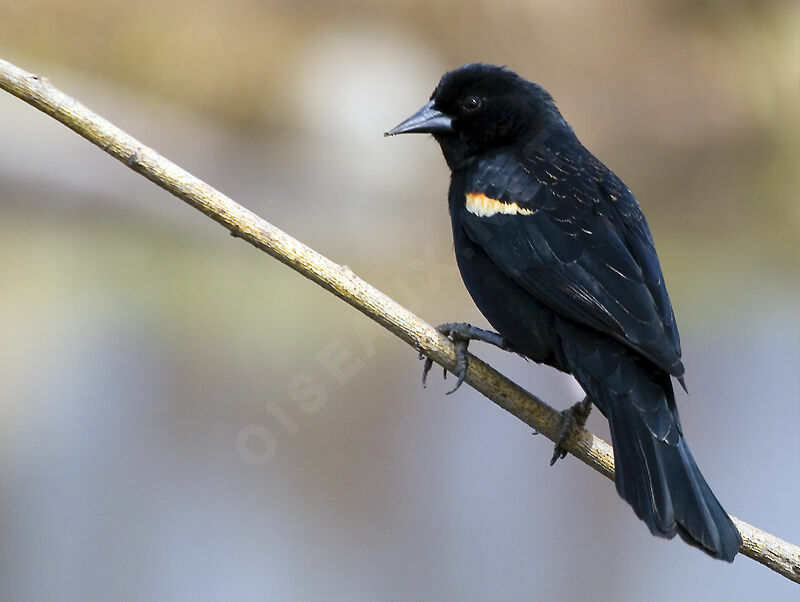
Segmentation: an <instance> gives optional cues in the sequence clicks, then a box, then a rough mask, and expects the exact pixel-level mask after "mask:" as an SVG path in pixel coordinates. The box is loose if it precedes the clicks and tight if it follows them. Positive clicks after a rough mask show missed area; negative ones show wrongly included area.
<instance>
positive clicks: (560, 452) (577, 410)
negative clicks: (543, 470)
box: [550, 395, 592, 466]
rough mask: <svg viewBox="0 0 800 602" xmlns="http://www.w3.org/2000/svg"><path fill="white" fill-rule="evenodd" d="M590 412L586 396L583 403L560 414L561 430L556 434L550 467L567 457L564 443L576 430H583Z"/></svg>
mask: <svg viewBox="0 0 800 602" xmlns="http://www.w3.org/2000/svg"><path fill="white" fill-rule="evenodd" d="M591 412H592V400H591V398H590V397H589V396H588V395H587V396H586V397H584V398H583V401H579V402H578V403H576V404H575V405H573V406H572V407H571V408H568V409H566V410H564V411H563V412H561V430H560V431H559V433H558V441H556V444H555V447H554V448H553V457H552V458H551V459H550V466H552V465H553V464H555V463H556V462H557V461H558V460H561V459H562V458H566V457H567V450H566V449H564V443H566V441H567V440H568V439H569V438H570V437H571V436H572V433H573V432H574V431H575V430H576V429H578V428H583V426H584V425H585V424H586V421H587V420H588V418H589V414H590V413H591Z"/></svg>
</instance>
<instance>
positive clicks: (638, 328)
mask: <svg viewBox="0 0 800 602" xmlns="http://www.w3.org/2000/svg"><path fill="white" fill-rule="evenodd" d="M406 132H423V133H424V132H428V133H432V134H433V135H434V137H435V138H436V140H437V141H438V142H439V144H440V146H441V148H442V152H443V154H444V156H445V160H446V161H447V163H448V166H449V167H450V170H451V184H450V192H449V209H450V216H451V220H452V226H453V235H454V242H455V252H456V259H457V262H458V266H459V269H460V271H461V275H462V278H463V280H464V283H465V284H466V286H467V289H468V290H469V292H470V294H471V295H472V297H473V299H474V301H475V303H476V304H477V306H478V307H479V309H480V310H481V312H482V313H483V314H484V315H485V316H486V318H487V319H488V320H489V322H490V323H491V324H492V325H493V326H494V327H495V328H496V329H497V331H498V332H499V333H500V335H502V337H503V339H505V341H507V342H508V344H509V345H510V347H511V348H512V349H514V350H515V351H517V352H519V353H521V354H523V355H525V356H527V357H529V358H531V359H533V360H535V361H537V362H541V363H545V364H548V365H551V366H553V367H555V368H557V369H559V370H562V371H564V372H568V373H570V374H572V375H574V377H575V378H576V379H577V381H578V382H579V383H580V384H581V386H582V387H583V389H584V391H585V392H586V394H587V395H588V396H589V397H590V398H591V400H592V401H593V402H594V404H595V405H596V406H597V407H598V408H599V409H600V411H601V412H602V413H603V414H604V415H605V416H606V417H607V418H608V420H609V423H610V426H611V435H612V441H613V444H614V454H615V461H616V486H617V491H618V492H619V494H620V496H622V497H623V498H624V499H625V500H626V501H628V502H629V503H630V504H631V506H633V509H634V511H635V512H636V514H637V516H639V518H641V519H642V520H643V521H644V522H645V523H646V524H647V526H648V528H649V529H650V531H651V532H652V533H653V534H654V535H658V536H662V537H673V536H674V535H675V534H676V533H678V534H680V535H681V537H683V539H685V540H686V541H687V542H689V543H690V544H692V545H694V546H696V547H699V548H700V549H702V550H704V551H705V552H707V553H709V554H711V555H712V556H714V557H716V558H720V559H723V560H727V561H732V560H733V557H734V556H735V554H736V552H737V551H738V549H739V547H740V545H741V537H740V535H739V533H738V531H737V530H736V528H735V526H734V525H733V523H732V522H731V520H730V518H729V517H728V515H727V514H726V513H725V511H724V510H723V509H722V507H721V506H720V504H719V502H718V501H717V499H716V498H715V497H714V494H713V493H712V492H711V490H710V489H709V487H708V485H707V484H706V482H705V480H704V479H703V476H702V475H701V474H700V472H699V470H698V469H697V466H696V464H695V462H694V459H693V458H692V455H691V453H690V451H689V448H688V446H687V444H686V441H685V439H684V438H683V434H682V430H681V425H680V420H679V417H678V410H677V408H676V406H675V397H674V392H673V387H672V381H671V378H670V377H671V376H672V377H676V378H678V379H680V382H681V383H683V380H682V379H683V374H684V367H683V364H682V362H681V349H680V340H679V336H678V329H677V325H676V322H675V317H674V315H673V312H672V307H671V305H670V301H669V297H668V295H667V289H666V285H665V283H664V278H663V275H662V272H661V267H660V265H659V262H658V257H657V256H656V251H655V247H654V245H653V239H652V237H651V234H650V230H649V228H648V226H647V222H646V221H645V219H644V216H643V215H642V212H641V210H640V208H639V206H638V204H637V203H636V200H635V199H634V197H633V195H632V194H631V192H630V191H629V190H628V188H627V187H626V186H625V185H624V184H623V183H622V181H621V180H620V179H619V178H617V176H616V175H614V173H613V172H611V170H609V169H608V168H607V167H605V165H603V164H602V163H601V162H600V161H598V160H597V159H596V158H595V157H594V156H593V155H592V154H591V153H590V152H589V151H588V150H586V148H584V147H583V145H582V144H581V143H580V142H579V140H578V139H577V137H576V136H575V134H574V132H573V131H572V128H571V127H570V126H569V125H568V124H567V123H566V121H565V120H564V119H563V117H562V116H561V114H560V113H559V111H558V109H557V108H556V107H555V104H554V103H553V101H552V99H551V97H550V95H549V94H548V93H547V92H546V91H545V90H544V89H543V88H541V87H540V86H538V85H536V84H534V83H531V82H528V81H526V80H524V79H522V78H520V77H519V76H517V75H516V74H515V73H513V72H511V71H508V70H506V69H503V68H500V67H494V66H490V65H484V64H472V65H466V66H464V67H461V68H459V69H457V70H455V71H452V72H449V73H447V74H445V75H444V76H443V77H442V80H441V81H440V83H439V85H438V86H437V88H436V90H435V91H434V93H433V95H432V96H431V101H430V102H429V103H428V104H427V105H426V106H425V107H424V108H423V109H422V110H421V111H420V112H419V113H417V114H416V115H415V116H413V117H412V118H409V119H408V120H406V121H405V122H403V123H402V124H400V125H399V126H398V127H397V128H395V129H394V130H392V131H391V132H389V133H390V134H397V133H406Z"/></svg>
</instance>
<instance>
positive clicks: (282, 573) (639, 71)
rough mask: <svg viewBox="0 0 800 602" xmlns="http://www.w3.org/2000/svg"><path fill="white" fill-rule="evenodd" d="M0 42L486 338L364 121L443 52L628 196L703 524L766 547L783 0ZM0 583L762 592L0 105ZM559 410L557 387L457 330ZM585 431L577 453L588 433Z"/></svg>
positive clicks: (788, 446)
mask: <svg viewBox="0 0 800 602" xmlns="http://www.w3.org/2000/svg"><path fill="white" fill-rule="evenodd" d="M2 13H3V17H2V20H0V57H2V58H4V59H7V60H9V61H11V62H13V63H15V64H17V65H18V66H20V67H22V68H24V69H27V70H30V71H34V72H36V73H40V74H42V75H45V76H47V77H48V78H49V79H50V80H51V81H52V82H53V83H54V84H55V85H56V86H58V87H60V88H61V89H63V90H64V91H65V92H67V93H68V94H70V95H73V96H75V97H77V98H78V99H79V100H81V101H82V102H84V103H85V104H87V105H88V106H89V107H90V108H92V109H94V110H95V111H97V112H99V113H100V114H101V115H103V116H104V117H106V118H108V119H109V120H111V121H112V122H114V123H115V124H117V125H118V126H120V127H122V128H123V129H125V130H126V131H128V132H129V133H131V134H132V135H134V136H136V137H138V138H139V139H140V140H142V141H143V142H145V143H146V144H148V145H150V146H152V147H154V148H156V149H157V150H159V151H160V152H162V153H163V154H165V155H166V156H167V157H168V158H170V159H171V160H173V161H175V162H176V163H178V164H180V165H181V166H183V167H184V168H186V169H188V170H189V171H191V172H193V173H194V174H196V175H198V176H199V177H201V178H203V179H204V180H205V181H207V182H209V183H210V184H212V185H213V186H215V187H217V188H218V189H220V190H222V191H223V192H225V193H226V194H228V195H229V196H231V197H232V198H234V199H235V200H237V201H238V202H240V203H242V204H243V205H245V206H247V207H248V208H250V209H252V210H254V211H256V212H257V213H259V214H260V215H262V216H263V217H265V218H266V219H267V220H269V221H271V222H272V223H274V224H276V225H277V226H279V227H281V228H283V229H285V230H286V231H288V232H289V233H291V234H292V235H294V236H296V237H297V238H299V239H300V240H302V241H303V242H305V243H307V244H309V245H311V246H312V247H314V248H315V249H317V250H319V251H320V252H322V253H324V254H326V255H328V256H329V257H330V258H332V259H333V260H335V261H337V262H340V263H344V264H347V265H349V266H350V267H351V268H352V269H353V270H354V271H355V272H356V273H357V274H358V275H359V276H361V277H363V278H365V279H366V280H368V281H369V282H371V283H372V284H374V285H375V286H377V287H378V288H380V289H382V290H383V291H385V292H386V293H388V294H390V295H392V296H393V297H394V298H396V299H397V300H398V301H400V302H402V303H404V304H405V305H406V306H407V307H409V308H410V309H411V310H412V311H414V312H416V313H418V314H419V315H420V316H422V317H423V318H425V319H427V320H428V321H429V322H431V323H433V324H436V323H440V322H444V321H452V320H460V321H471V322H473V323H476V324H481V325H483V324H485V321H484V320H483V318H482V317H481V316H480V314H479V313H478V311H477V310H476V309H475V308H474V306H473V304H472V302H471V301H470V299H469V298H468V295H467V293H466V291H465V289H464V287H463V285H462V284H461V281H460V278H459V277H458V274H457V271H456V269H455V264H454V260H453V256H452V240H451V234H450V225H449V219H448V215H447V209H446V190H447V176H448V172H447V169H446V167H445V164H444V161H443V160H442V158H441V156H440V153H439V150H438V147H437V146H436V144H435V143H434V141H433V140H432V139H430V138H427V137H404V138H398V139H384V138H383V137H382V135H381V134H382V132H383V131H385V130H386V129H388V128H390V127H392V126H394V125H395V124H397V123H398V122H399V121H400V120H402V119H404V118H405V117H407V116H408V115H410V114H411V113H412V112H413V111H415V110H416V109H417V108H418V107H419V106H421V104H422V103H423V102H424V101H425V100H426V99H427V98H428V96H429V95H430V93H431V91H432V90H433V87H434V86H435V84H436V83H437V81H438V78H439V76H440V74H441V73H442V72H443V71H445V70H447V69H451V68H454V67H456V66H458V65H460V64H462V63H465V62H469V61H474V60H483V61H487V62H493V63H500V64H506V65H508V66H509V67H511V68H513V69H514V70H516V71H518V72H520V73H521V74H522V75H523V76H525V77H527V78H529V79H532V80H535V81H537V82H539V83H541V84H542V85H543V86H545V87H546V88H547V89H548V90H549V91H550V92H551V93H552V94H553V96H554V97H555V99H556V102H557V103H558V105H559V107H560V108H561V109H562V112H563V113H564V115H565V116H566V117H567V119H568V120H569V121H570V122H571V123H572V125H573V126H574V128H575V130H576V132H577V133H578V135H579V136H580V137H581V139H582V140H583V142H584V144H586V145H587V146H588V147H589V148H590V149H592V150H593V151H594V153H595V154H597V155H598V156H599V157H600V158H601V159H602V160H603V161H604V162H606V163H607V164H608V165H609V166H611V167H612V168H613V169H614V170H615V171H616V173H617V174H618V175H619V176H620V177H621V178H623V180H625V182H626V183H627V184H628V185H629V186H630V188H631V189H632V190H633V191H634V193H635V194H636V196H637V198H638V199H639V202H640V204H641V205H642V207H643V208H644V210H645V212H646V214H647V216H648V219H649V221H650V225H651V228H652V230H653V232H654V236H655V239H656V242H657V246H658V249H659V254H660V256H661V260H662V264H663V268H664V272H665V274H666V278H667V281H668V284H669V290H670V293H671V296H672V301H673V305H674V307H675V312H676V314H677V317H678V321H679V324H680V327H681V335H682V341H683V349H684V361H685V364H686V366H687V381H688V385H689V390H690V391H691V395H690V396H686V395H684V394H682V393H681V394H680V397H679V399H678V403H679V406H680V409H681V416H682V419H683V423H684V430H685V432H686V434H687V437H688V439H689V441H690V443H691V445H692V449H693V450H694V453H695V456H696V458H697V460H698V464H699V465H700V466H701V468H702V469H703V472H704V473H705V475H706V477H707V478H708V480H709V482H710V484H711V486H712V488H713V489H714V491H715V492H716V493H717V495H718V497H719V498H720V500H721V501H722V503H723V505H724V506H725V508H726V509H727V510H728V511H729V512H731V513H732V514H734V515H735V516H737V517H740V518H742V519H744V520H746V521H748V522H751V523H753V524H755V525H757V526H759V527H761V528H763V529H766V530H768V531H769V532H771V533H774V534H775V535H778V536H780V537H782V538H785V539H787V540H789V541H792V542H794V543H800V518H799V517H798V512H797V500H798V498H799V497H800V392H799V391H798V389H799V388H800V370H798V365H799V364H800V351H799V348H800V326H799V322H800V312H799V311H798V287H799V286H800V277H799V275H800V270H798V251H797V249H798V232H800V203H799V202H798V193H797V190H798V185H799V184H800V181H799V180H800V176H798V173H799V171H798V167H797V166H798V163H799V162H800V135H799V134H800V131H799V130H800V127H799V126H800V123H799V122H800V111H798V109H799V108H800V103H799V102H798V99H799V98H800V96H799V94H798V90H799V83H798V82H800V78H799V77H798V32H799V31H800V29H798V25H800V18H799V17H800V14H799V13H798V7H797V4H796V3H794V2H788V1H787V2H781V1H771V2H722V1H713V0H706V1H702V2H687V1H684V2H657V1H652V0H651V1H645V2H635V3H634V2H628V3H594V2H589V1H586V0H579V1H576V2H570V3H561V4H556V3H546V2H535V1H522V0H501V1H499V2H493V3H489V2H478V1H476V0H460V1H459V2H455V1H431V0H427V1H424V2H423V1H422V0H411V1H406V2H399V1H394V2H391V1H390V2H381V3H372V2H359V1H357V0H342V1H338V2H337V1H332V2H315V1H306V2H286V1H283V2H265V1H260V2H259V1H255V0H232V1H229V2H224V3H223V2H213V1H211V0H192V1H191V2H189V1H188V0H180V1H176V2H163V1H159V2H156V1H154V0H140V1H139V2H124V3H123V2H107V1H106V0H103V1H101V0H83V1H77V0H71V1H67V2H56V1H54V0H25V1H22V0H5V2H3V6H2ZM0 133H1V134H2V135H0V249H1V250H2V255H1V257H2V261H0V333H1V336H2V341H3V343H2V344H1V345H0V412H2V416H1V417H0V533H1V534H2V537H0V599H2V600H4V601H6V600H7V601H17V600H26V601H27V600H75V601H78V600H80V601H84V600H109V599H111V600H119V601H128V600H131V601H133V600H165V601H166V600H170V601H173V600H187V601H189V600H192V601H196V600H244V601H249V600H254V601H255V600H348V601H349V600H439V601H443V600H459V601H462V600H498V601H501V600H503V601H505V600H508V601H515V600H524V599H533V600H538V599H548V600H550V599H552V600H585V599H588V598H592V599H597V600H644V599H647V600H653V601H655V600H701V599H702V600H735V599H788V598H789V596H790V594H792V593H794V592H795V591H796V589H795V588H796V585H793V584H791V583H789V582H788V581H786V580H785V579H783V578H782V577H779V576H777V575H776V574H773V573H772V572H771V571H769V570H767V569H766V568H764V567H762V566H760V565H758V564H756V563H754V562H752V561H751V560H749V559H747V558H745V557H741V556H740V557H739V558H737V559H736V562H735V563H734V565H733V566H732V567H731V566H728V565H725V564H724V563H721V562H714V561H712V560H710V559H708V558H706V557H705V556H704V555H702V554H701V553H699V552H697V551H696V550H693V549H690V548H689V547H687V546H686V545H684V544H682V543H681V542H679V541H678V540H675V541H671V542H665V541H661V540H657V539H654V538H652V537H651V536H650V535H649V533H648V532H647V529H646V528H645V527H644V525H643V524H642V523H641V522H639V521H638V520H637V519H636V518H635V517H634V515H633V513H632V512H631V510H630V509H629V507H628V506H627V505H626V504H624V503H623V502H622V501H621V500H620V499H618V497H617V495H616V493H615V490H614V487H613V486H612V484H611V483H610V482H609V481H607V480H605V479H603V478H602V477H600V476H598V475H597V474H595V473H594V472H592V471H590V470H588V469H587V468H586V467H584V466H583V465H581V464H580V463H579V462H578V461H576V460H575V459H574V458H571V457H570V458H568V459H566V460H565V461H562V462H559V463H558V464H557V465H556V466H555V467H554V468H552V469H551V468H549V467H548V460H549V458H550V453H551V444H550V443H549V442H548V441H547V440H546V439H544V438H543V437H540V436H539V437H537V436H533V435H532V434H531V430H530V429H529V428H528V427H526V426H524V425H523V424H522V423H520V422H519V421H518V420H516V419H514V418H513V417H511V416H510V415H507V414H505V413H504V412H502V411H501V410H499V409H498V408H497V407H496V406H494V405H493V404H492V403H491V402H489V401H487V400H486V399H485V398H483V397H481V396H480V395H478V394H476V393H475V392H474V391H472V390H471V389H469V387H463V388H462V389H461V390H460V391H459V392H458V393H457V394H455V395H452V396H449V397H445V392H446V391H447V390H448V389H449V387H450V386H451V385H452V380H449V382H444V383H443V382H441V380H440V372H438V371H437V372H436V373H435V374H432V375H431V376H432V378H431V379H430V383H429V386H428V388H427V389H422V388H421V387H420V385H419V377H420V370H421V363H420V362H419V361H418V360H417V358H416V354H415V353H414V352H413V351H412V350H411V349H410V348H409V347H407V346H406V345H404V344H403V343H401V342H400V341H399V340H397V339H394V338H392V337H391V336H389V335H386V334H385V333H383V332H382V331H381V329H380V328H378V327H377V326H375V325H373V324H372V323H370V322H368V320H367V319H366V318H364V317H362V316H361V315H360V314H358V313H357V312H356V311H355V310H353V309H351V308H350V307H349V306H346V305H345V304H343V303H341V302H340V301H338V300H336V299H334V298H333V297H332V296H330V295H329V294H328V293H326V292H324V291H323V290H322V289H320V288H318V287H316V286H314V285H312V284H311V283H309V282H308V281H306V280H304V279H303V278H301V277H300V276H298V275H297V274H295V273H294V272H292V271H291V270H289V269H287V268H286V267H284V266H282V265H280V264H279V263H278V262H276V261H274V260H272V259H271V258H269V257H268V256H266V255H265V254H263V253H261V252H258V251H256V250H254V249H253V248H251V247H250V246H248V245H247V244H245V243H243V242H242V241H240V240H238V239H233V238H231V237H230V236H228V235H227V232H226V231H225V230H223V229H222V228H220V227H219V226H218V225H216V224H215V223H213V222H212V221H210V220H209V219H207V218H206V217H204V216H203V215H201V214H200V213H198V212H196V211H194V210H192V209H191V208H189V207H188V206H186V205H184V204H183V203H181V202H180V201H178V200H177V199H175V198H173V197H171V196H170V195H168V194H167V193H165V192H163V191H162V190H160V189H158V188H156V187H155V186H153V185H152V184H151V183H149V182H147V181H146V180H144V179H143V178H141V177H140V176H138V175H136V174H134V173H133V172H132V171H130V170H129V169H127V168H126V167H124V166H123V165H121V164H119V163H117V162H115V161H113V160H112V159H111V158H109V157H108V156H107V155H105V154H104V153H102V152H101V151H99V150H98V149H96V148H94V147H93V146H91V145H90V144H89V143H87V142H86V141H84V140H82V139H81V138H79V137H77V136H76V135H75V134H73V133H72V132H70V131H69V130H67V129H66V128H64V127H63V126H61V125H59V124H57V123H56V122H55V121H53V120H52V119H50V118H48V117H46V116H45V115H43V114H41V113H39V112H37V111H35V110H34V109H32V108H31V107H28V106H27V105H25V104H23V103H22V102H20V101H19V100H16V99H15V98H13V97H11V96H9V95H7V94H0ZM473 351H474V352H476V353H478V354H479V355H481V356H482V357H484V358H486V359H488V360H489V361H491V362H492V363H493V364H494V365H495V366H496V367H498V368H499V369H500V370H501V371H502V372H504V373H505V374H507V375H509V376H510V377H512V378H514V379H515V380H517V381H518V382H519V383H520V384H522V385H523V386H524V387H526V388H528V389H530V390H532V391H534V392H536V393H537V394H539V395H540V396H542V397H543V398H544V399H546V400H548V401H549V402H551V403H552V404H554V405H555V406H556V407H558V408H564V407H567V406H568V405H569V404H571V403H573V402H574V401H576V400H577V399H578V398H579V396H580V394H579V391H578V390H577V388H576V385H575V384H574V383H573V381H571V379H569V378H567V377H564V376H561V375H559V374H556V373H554V372H553V371H552V370H549V369H544V368H540V367H538V366H535V365H532V364H530V363H526V362H525V361H523V360H521V359H519V358H516V357H513V356H510V355H508V354H504V353H502V352H498V351H497V350H493V349H488V348H486V346H481V345H476V346H475V347H474V349H473ZM590 427H591V428H592V430H594V431H595V432H597V433H599V434H601V435H605V436H607V432H608V431H607V429H606V427H605V425H604V421H603V420H602V417H600V416H597V415H595V416H593V417H592V419H591V421H590Z"/></svg>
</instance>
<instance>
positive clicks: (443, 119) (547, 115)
mask: <svg viewBox="0 0 800 602" xmlns="http://www.w3.org/2000/svg"><path fill="white" fill-rule="evenodd" d="M548 124H554V125H555V124H558V125H559V126H565V125H566V123H565V122H564V120H563V118H562V117H561V114H560V113H559V112H558V109H557V108H556V107H555V104H553V99H552V98H551V97H550V94H548V93H547V91H546V90H544V88H542V87H541V86H539V85H537V84H534V83H532V82H529V81H527V80H525V79H523V78H521V77H520V76H519V75H517V74H516V73H514V72H513V71H510V70H508V69H506V68H504V67H497V66H494V65H486V64H484V63H471V64H468V65H464V66H463V67H459V68H458V69H455V70H453V71H449V72H448V73H445V74H444V75H443V76H442V79H441V80H440V81H439V85H437V86H436V89H435V90H434V91H433V94H432V95H431V98H430V100H429V101H428V103H426V104H425V106H423V107H422V108H421V109H420V110H419V111H417V112H416V113H414V115H412V116H411V117H409V118H408V119H406V120H405V121H403V122H402V123H401V124H400V125H398V126H397V127H395V128H394V129H392V130H390V131H388V132H386V135H387V136H394V135H396V134H411V133H420V134H433V136H434V137H435V138H436V140H437V141H438V142H439V144H440V146H441V147H442V152H443V153H444V156H445V159H446V160H447V163H448V165H450V168H451V169H453V168H455V167H457V166H458V165H459V164H460V163H461V162H462V161H464V160H465V159H468V158H470V157H472V156H474V155H477V154H479V153H481V152H484V151H486V150H490V149H492V148H496V147H502V146H506V145H509V144H513V143H515V142H517V141H519V140H520V139H521V138H522V137H524V136H526V135H532V134H533V133H535V132H537V131H539V130H541V129H542V127H545V126H547V125H548ZM567 127H569V126H567Z"/></svg>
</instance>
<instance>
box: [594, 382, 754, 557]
mask: <svg viewBox="0 0 800 602" xmlns="http://www.w3.org/2000/svg"><path fill="white" fill-rule="evenodd" d="M665 394H668V393H667V392H665ZM601 395H602V396H603V397H604V398H605V399H603V400H602V402H601V405H602V407H603V410H604V413H605V414H606V416H607V417H608V420H609V424H610V426H611V439H612V442H613V444H614V459H615V464H616V479H615V480H616V486H617V492H618V493H619V495H620V496H621V497H622V498H623V499H625V500H626V501H627V502H628V503H629V504H630V505H631V506H633V510H634V512H635V513H636V515H637V516H638V517H639V518H640V519H641V520H643V521H644V522H645V523H646V524H647V526H648V528H649V529H650V532H651V533H652V534H653V535H657V536H659V537H665V538H668V539H671V538H672V537H674V536H675V535H676V534H678V535H680V537H681V538H682V539H683V540H684V541H686V542H687V543H689V544H690V545H693V546H695V547H697V548H700V549H701V550H703V551H704V552H706V553H707V554H709V555H711V556H713V557H714V558H718V559H721V560H725V561H727V562H732V561H733V558H734V556H736V553H737V552H738V550H739V547H740V546H741V544H742V539H741V535H740V534H739V531H738V530H737V529H736V526H735V525H734V524H733V521H731V519H730V517H729V516H728V515H727V513H726V512H725V510H724V509H723V508H722V506H721V505H720V503H719V501H717V498H716V497H715V496H714V494H713V493H712V491H711V488H710V487H709V486H708V484H707V483H706V481H705V479H704V478H703V475H702V474H701V473H700V470H699V469H698V468H697V464H696V463H695V461H694V458H693V457H692V454H691V452H690V451H689V446H688V445H687V443H686V440H685V439H684V438H683V436H682V435H679V437H678V438H677V441H669V439H666V440H665V439H662V438H657V437H655V436H654V435H653V433H652V431H651V429H650V428H648V426H647V424H646V423H645V421H644V419H643V417H642V415H641V414H640V412H639V411H638V410H637V409H636V408H635V407H634V405H633V404H632V403H631V402H630V400H628V399H620V398H618V397H619V396H618V395H616V394H615V393H612V392H608V391H605V392H603V393H601ZM671 405H672V404H671ZM673 407H674V405H673ZM676 424H677V422H676Z"/></svg>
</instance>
